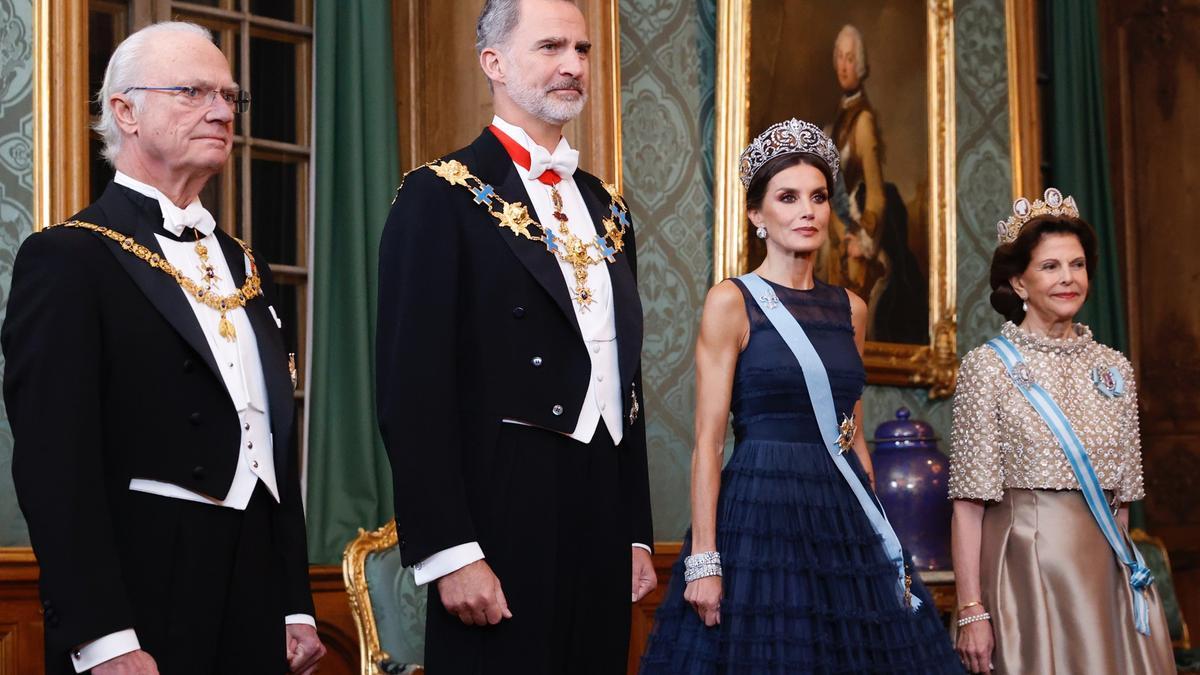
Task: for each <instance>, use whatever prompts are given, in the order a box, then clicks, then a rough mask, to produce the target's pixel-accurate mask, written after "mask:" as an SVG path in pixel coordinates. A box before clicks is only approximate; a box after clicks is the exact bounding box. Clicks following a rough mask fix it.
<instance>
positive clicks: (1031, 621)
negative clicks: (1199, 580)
mask: <svg viewBox="0 0 1200 675" xmlns="http://www.w3.org/2000/svg"><path fill="white" fill-rule="evenodd" d="M1126 537H1128V534H1127V533H1126ZM979 566H980V570H979V575H980V582H981V584H982V594H983V603H984V606H985V607H987V608H988V611H990V612H991V614H992V628H993V631H994V633H995V637H996V648H995V651H994V652H993V658H992V662H993V664H994V665H995V672H996V673H998V674H1000V675H1030V674H1034V673H1036V674H1037V675H1083V674H1085V673H1086V674H1087V675H1105V674H1110V675H1163V674H1170V673H1175V659H1174V655H1173V654H1172V651H1171V638H1170V636H1169V635H1168V633H1167V621H1166V617H1165V616H1164V615H1163V610H1162V604H1161V603H1160V602H1159V600H1158V591H1157V590H1156V589H1153V587H1152V590H1151V592H1150V593H1149V594H1147V600H1148V602H1149V605H1150V635H1149V636H1145V635H1141V634H1139V633H1138V632H1137V630H1136V629H1135V628H1134V626H1133V596H1132V589H1131V588H1130V587H1129V572H1128V569H1127V568H1126V567H1125V566H1124V565H1121V564H1120V563H1119V562H1118V561H1117V558H1116V555H1115V554H1114V553H1113V551H1112V548H1110V547H1109V545H1108V541H1107V540H1105V538H1104V535H1102V534H1101V533H1100V528H1099V527H1097V526H1096V521H1095V519H1093V518H1092V514H1091V511H1089V510H1088V507H1087V502H1085V501H1084V499H1083V494H1082V493H1081V492H1079V491H1077V490H1063V491H1057V490H1005V492H1004V498H1003V499H1002V500H1001V501H1000V503H998V504H993V505H989V506H988V507H987V509H986V510H985V511H984V516H983V541H982V547H981V552H980V561H979Z"/></svg>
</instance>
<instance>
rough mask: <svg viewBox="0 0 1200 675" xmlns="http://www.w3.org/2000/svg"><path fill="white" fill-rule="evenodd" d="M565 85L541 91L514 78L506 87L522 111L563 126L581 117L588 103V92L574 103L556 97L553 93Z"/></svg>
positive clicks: (557, 84)
mask: <svg viewBox="0 0 1200 675" xmlns="http://www.w3.org/2000/svg"><path fill="white" fill-rule="evenodd" d="M562 84H563V83H561V82H560V83H556V84H554V85H551V87H550V88H549V90H544V89H539V88H537V87H527V86H525V83H524V82H521V81H518V80H517V78H513V80H512V81H510V82H507V83H506V84H505V86H506V87H507V88H508V96H509V98H511V99H512V100H513V102H514V103H516V104H517V105H518V106H520V107H521V109H522V110H524V111H525V112H527V113H529V114H530V115H533V116H534V117H536V118H538V119H540V120H542V121H543V122H547V123H549V124H556V125H562V124H566V123H567V122H570V121H571V120H573V119H575V118H576V117H579V114H580V113H582V112H583V106H584V104H586V103H587V98H588V97H587V92H586V91H585V92H581V93H580V96H579V98H577V99H575V100H574V101H563V100H559V99H557V98H555V97H554V95H553V94H552V93H551V91H552V90H553V89H555V88H557V87H561V86H562Z"/></svg>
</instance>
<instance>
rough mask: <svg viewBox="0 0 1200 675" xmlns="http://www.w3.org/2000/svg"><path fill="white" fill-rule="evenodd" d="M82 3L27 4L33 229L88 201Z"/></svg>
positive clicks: (84, 8) (49, 0) (40, 0)
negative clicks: (30, 41) (31, 44)
mask: <svg viewBox="0 0 1200 675" xmlns="http://www.w3.org/2000/svg"><path fill="white" fill-rule="evenodd" d="M87 9H88V8H87V3H86V2H83V1H81V0H75V1H72V2H58V1H55V0H34V3H33V40H34V53H33V78H34V88H33V180H34V190H33V202H34V204H33V229H34V231H38V230H41V229H42V228H44V227H46V226H48V225H50V224H52V223H57V222H58V221H60V220H62V219H64V218H66V217H67V216H69V215H71V214H72V213H74V212H76V211H78V210H79V209H81V208H83V207H84V206H86V205H87V203H88V201H89V200H88V168H87V156H88V83H87V54H88V48H87V44H88V40H87V38H88V34H87Z"/></svg>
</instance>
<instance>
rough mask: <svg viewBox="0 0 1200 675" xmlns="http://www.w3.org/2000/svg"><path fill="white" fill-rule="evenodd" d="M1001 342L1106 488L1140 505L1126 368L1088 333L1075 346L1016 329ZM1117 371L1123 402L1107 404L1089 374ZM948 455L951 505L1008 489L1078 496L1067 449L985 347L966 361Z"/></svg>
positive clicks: (1133, 398)
mask: <svg viewBox="0 0 1200 675" xmlns="http://www.w3.org/2000/svg"><path fill="white" fill-rule="evenodd" d="M1001 333H1002V334H1003V335H1004V336H1005V337H1007V338H1008V339H1009V340H1011V341H1012V342H1013V344H1014V345H1016V347H1017V349H1019V350H1020V351H1021V355H1022V357H1024V359H1025V361H1026V362H1027V363H1028V365H1029V373H1030V375H1031V376H1032V378H1033V379H1034V380H1036V381H1037V382H1038V384H1040V385H1041V386H1042V387H1044V388H1045V389H1046V391H1047V392H1049V394H1050V395H1051V396H1052V397H1053V398H1054V400H1055V401H1056V402H1057V403H1058V405H1059V406H1060V407H1061V408H1062V409H1063V412H1064V413H1065V414H1066V415H1067V418H1068V420H1070V422H1071V426H1072V427H1073V428H1074V429H1075V432H1076V433H1077V434H1078V435H1079V438H1080V440H1082V441H1083V444H1084V447H1086V448H1087V451H1088V456H1089V457H1090V458H1091V462H1092V466H1093V467H1095V469H1096V475H1097V477H1098V478H1099V479H1100V485H1101V487H1103V488H1104V489H1105V490H1113V491H1114V492H1115V494H1116V497H1117V498H1118V499H1120V500H1121V501H1123V502H1128V501H1133V500H1136V499H1141V498H1142V496H1143V495H1144V490H1143V487H1142V451H1141V438H1140V434H1139V432H1138V414H1137V393H1136V389H1135V387H1134V381H1133V369H1132V368H1131V367H1130V365H1129V361H1128V360H1127V359H1126V358H1125V357H1124V356H1123V355H1121V353H1120V352H1118V351H1116V350H1114V349H1110V348H1109V347H1106V346H1104V345H1102V344H1099V343H1098V342H1096V341H1095V340H1093V339H1092V333H1091V331H1090V330H1089V329H1088V328H1087V326H1084V325H1082V324H1076V326H1075V333H1076V334H1075V336H1073V337H1068V338H1064V339H1053V338H1048V337H1043V336H1039V335H1034V334H1032V333H1029V332H1026V331H1024V330H1022V329H1021V328H1019V327H1017V326H1016V325H1014V324H1012V323H1011V322H1010V323H1005V324H1004V327H1003V328H1001ZM1113 367H1115V368H1116V369H1117V371H1118V372H1119V373H1120V375H1121V377H1122V378H1123V379H1124V381H1125V388H1124V392H1123V393H1121V394H1120V395H1116V396H1111V395H1106V394H1105V393H1104V391H1103V386H1102V385H1101V384H1098V383H1097V382H1096V381H1095V380H1094V378H1093V371H1096V372H1099V373H1103V372H1105V371H1107V370H1108V369H1109V368H1113ZM950 445H951V448H950V497H951V498H952V499H983V500H999V499H1000V498H1001V496H1002V495H1003V491H1004V490H1006V489H1009V488H1018V489H1050V490H1078V489H1079V482H1078V481H1077V480H1075V475H1074V473H1072V472H1071V467H1070V465H1069V464H1068V463H1067V459H1066V456H1065V455H1064V454H1063V451H1062V447H1061V446H1060V445H1059V444H1058V442H1057V441H1056V440H1055V438H1054V435H1053V434H1052V433H1051V432H1050V429H1049V427H1047V426H1046V423H1045V422H1044V421H1042V418H1041V417H1039V416H1038V414H1037V413H1036V412H1035V411H1034V409H1033V408H1032V407H1031V406H1030V405H1029V403H1028V402H1027V401H1026V400H1025V398H1024V396H1022V394H1021V392H1020V391H1018V390H1017V388H1016V386H1015V385H1014V383H1013V381H1012V380H1011V379H1009V376H1008V374H1007V372H1006V371H1005V369H1004V364H1003V363H1002V362H1001V361H1000V357H999V356H997V355H996V353H995V352H994V351H992V350H991V349H990V348H988V347H987V346H981V347H978V348H976V349H974V350H972V351H971V352H970V353H969V354H967V356H966V357H965V358H964V359H963V361H962V367H961V369H960V370H959V375H958V387H957V390H956V392H955V395H954V424H953V427H952V429H951V432H950Z"/></svg>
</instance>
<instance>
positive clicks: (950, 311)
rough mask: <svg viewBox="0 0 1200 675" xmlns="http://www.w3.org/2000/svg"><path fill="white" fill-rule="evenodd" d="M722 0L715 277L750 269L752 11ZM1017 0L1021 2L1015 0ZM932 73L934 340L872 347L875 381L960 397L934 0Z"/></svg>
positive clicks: (951, 155)
mask: <svg viewBox="0 0 1200 675" xmlns="http://www.w3.org/2000/svg"><path fill="white" fill-rule="evenodd" d="M751 1H752V0H718V3H717V84H716V96H715V99H716V125H715V127H716V138H715V147H714V153H713V162H714V165H715V167H716V168H715V170H714V173H715V175H714V177H713V178H714V180H713V189H714V195H713V197H714V202H715V203H714V216H715V222H714V223H713V278H714V279H718V280H719V279H724V278H726V277H731V276H737V275H738V274H741V273H743V272H744V271H745V269H744V268H745V265H746V250H745V243H744V242H745V239H744V237H745V232H746V226H745V225H744V223H745V219H746V216H745V213H746V195H745V192H744V191H743V189H742V184H741V182H740V180H739V179H738V171H737V158H738V155H739V154H740V153H741V151H742V149H743V148H744V147H745V146H746V145H747V144H748V143H749V142H750V129H749V126H748V125H749V122H748V118H749V110H750V45H751V42H750V38H751V36H750V6H751ZM1009 1H1010V2H1012V1H1015V0H1009ZM926 7H927V15H928V20H927V25H928V33H927V34H928V44H929V48H928V50H927V51H928V57H927V58H928V71H929V138H930V149H929V194H930V205H929V219H930V225H929V264H930V270H931V272H932V278H931V279H930V284H929V343H928V344H923V345H906V344H896V343H889V342H868V343H867V346H866V351H865V354H864V362H865V365H866V368H867V381H868V382H869V383H870V384H880V385H896V386H909V387H928V388H929V396H930V398H943V397H946V396H949V395H950V394H951V393H953V392H954V385H955V382H956V377H957V373H958V353H957V345H956V341H957V330H958V326H957V323H956V319H955V303H956V293H957V284H956V279H955V274H956V262H955V243H954V242H955V221H956V217H955V216H956V213H955V204H956V199H955V179H956V174H955V148H956V143H955V121H954V7H953V0H927V2H926Z"/></svg>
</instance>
